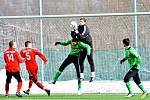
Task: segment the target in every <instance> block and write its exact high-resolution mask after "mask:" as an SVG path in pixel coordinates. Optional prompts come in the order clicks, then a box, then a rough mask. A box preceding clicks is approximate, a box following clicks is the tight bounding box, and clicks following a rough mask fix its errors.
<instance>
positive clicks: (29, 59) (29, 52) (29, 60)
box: [20, 41, 50, 96]
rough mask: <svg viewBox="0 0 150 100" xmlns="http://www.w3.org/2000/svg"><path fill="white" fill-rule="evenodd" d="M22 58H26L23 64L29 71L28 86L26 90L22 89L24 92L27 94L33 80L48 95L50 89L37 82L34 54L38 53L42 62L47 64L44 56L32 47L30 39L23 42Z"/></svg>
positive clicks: (36, 66)
mask: <svg viewBox="0 0 150 100" xmlns="http://www.w3.org/2000/svg"><path fill="white" fill-rule="evenodd" d="M20 54H21V56H22V57H23V58H26V61H25V64H26V69H27V71H28V73H29V87H28V89H27V90H26V91H23V92H24V93H25V94H28V95H29V92H30V88H31V87H32V84H33V82H34V83H35V84H36V85H37V86H38V87H39V88H41V89H42V90H44V91H45V92H46V93H47V94H48V96H49V95H50V90H48V89H46V88H45V87H44V86H43V85H42V84H41V83H40V82H38V81H37V80H38V65H37V62H36V60H35V59H36V58H35V56H36V55H38V56H39V57H40V58H41V59H42V60H43V61H44V64H47V59H46V57H45V56H44V55H43V54H42V53H41V52H39V51H38V50H36V49H33V48H32V43H31V42H30V41H26V42H25V48H24V49H23V50H21V52H20Z"/></svg>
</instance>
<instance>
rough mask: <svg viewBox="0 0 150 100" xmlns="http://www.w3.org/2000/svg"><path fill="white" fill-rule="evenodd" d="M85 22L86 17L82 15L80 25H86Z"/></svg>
mask: <svg viewBox="0 0 150 100" xmlns="http://www.w3.org/2000/svg"><path fill="white" fill-rule="evenodd" d="M84 24H86V18H84V17H81V18H80V25H84Z"/></svg>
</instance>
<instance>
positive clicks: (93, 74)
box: [87, 48, 95, 82]
mask: <svg viewBox="0 0 150 100" xmlns="http://www.w3.org/2000/svg"><path fill="white" fill-rule="evenodd" d="M87 59H88V62H89V64H90V68H91V77H90V82H93V80H94V78H95V66H94V60H93V48H92V49H91V54H90V56H87Z"/></svg>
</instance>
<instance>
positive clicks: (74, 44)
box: [53, 31, 91, 95]
mask: <svg viewBox="0 0 150 100" xmlns="http://www.w3.org/2000/svg"><path fill="white" fill-rule="evenodd" d="M71 37H72V39H69V40H68V41H66V42H56V43H55V45H58V44H60V45H63V46H67V45H71V51H70V53H69V55H68V57H67V58H66V59H65V60H64V62H63V63H62V65H61V66H60V67H59V69H58V71H57V72H56V74H55V77H54V82H53V84H55V83H56V81H57V80H58V78H59V76H60V75H61V73H62V72H63V70H64V69H65V68H66V67H67V66H68V65H69V64H71V63H73V64H74V66H75V68H76V73H77V77H78V95H81V79H80V67H79V62H78V61H79V59H78V58H79V57H78V56H79V53H80V50H81V49H83V48H85V49H86V50H87V55H88V56H89V55H90V51H91V47H90V46H89V45H88V44H85V43H83V42H80V41H78V39H77V37H76V33H75V32H74V31H71Z"/></svg>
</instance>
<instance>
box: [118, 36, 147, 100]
mask: <svg viewBox="0 0 150 100" xmlns="http://www.w3.org/2000/svg"><path fill="white" fill-rule="evenodd" d="M123 45H124V47H125V58H123V59H122V60H121V61H120V64H122V63H123V62H124V61H126V60H128V63H129V68H130V70H129V71H128V73H127V74H126V75H125V77H124V82H125V84H126V87H127V89H128V91H129V94H128V95H127V96H126V97H132V96H134V94H133V91H132V89H131V85H130V82H129V80H130V79H131V77H133V80H134V82H135V83H136V84H137V86H138V87H139V88H140V89H141V90H142V91H143V95H142V97H141V98H144V97H145V96H146V95H147V94H148V93H147V92H146V90H145V89H144V87H143V85H142V84H141V80H140V78H139V73H138V72H139V69H140V63H141V57H140V55H139V54H138V53H137V52H136V50H135V49H134V48H133V47H131V46H130V40H129V38H125V39H123Z"/></svg>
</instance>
